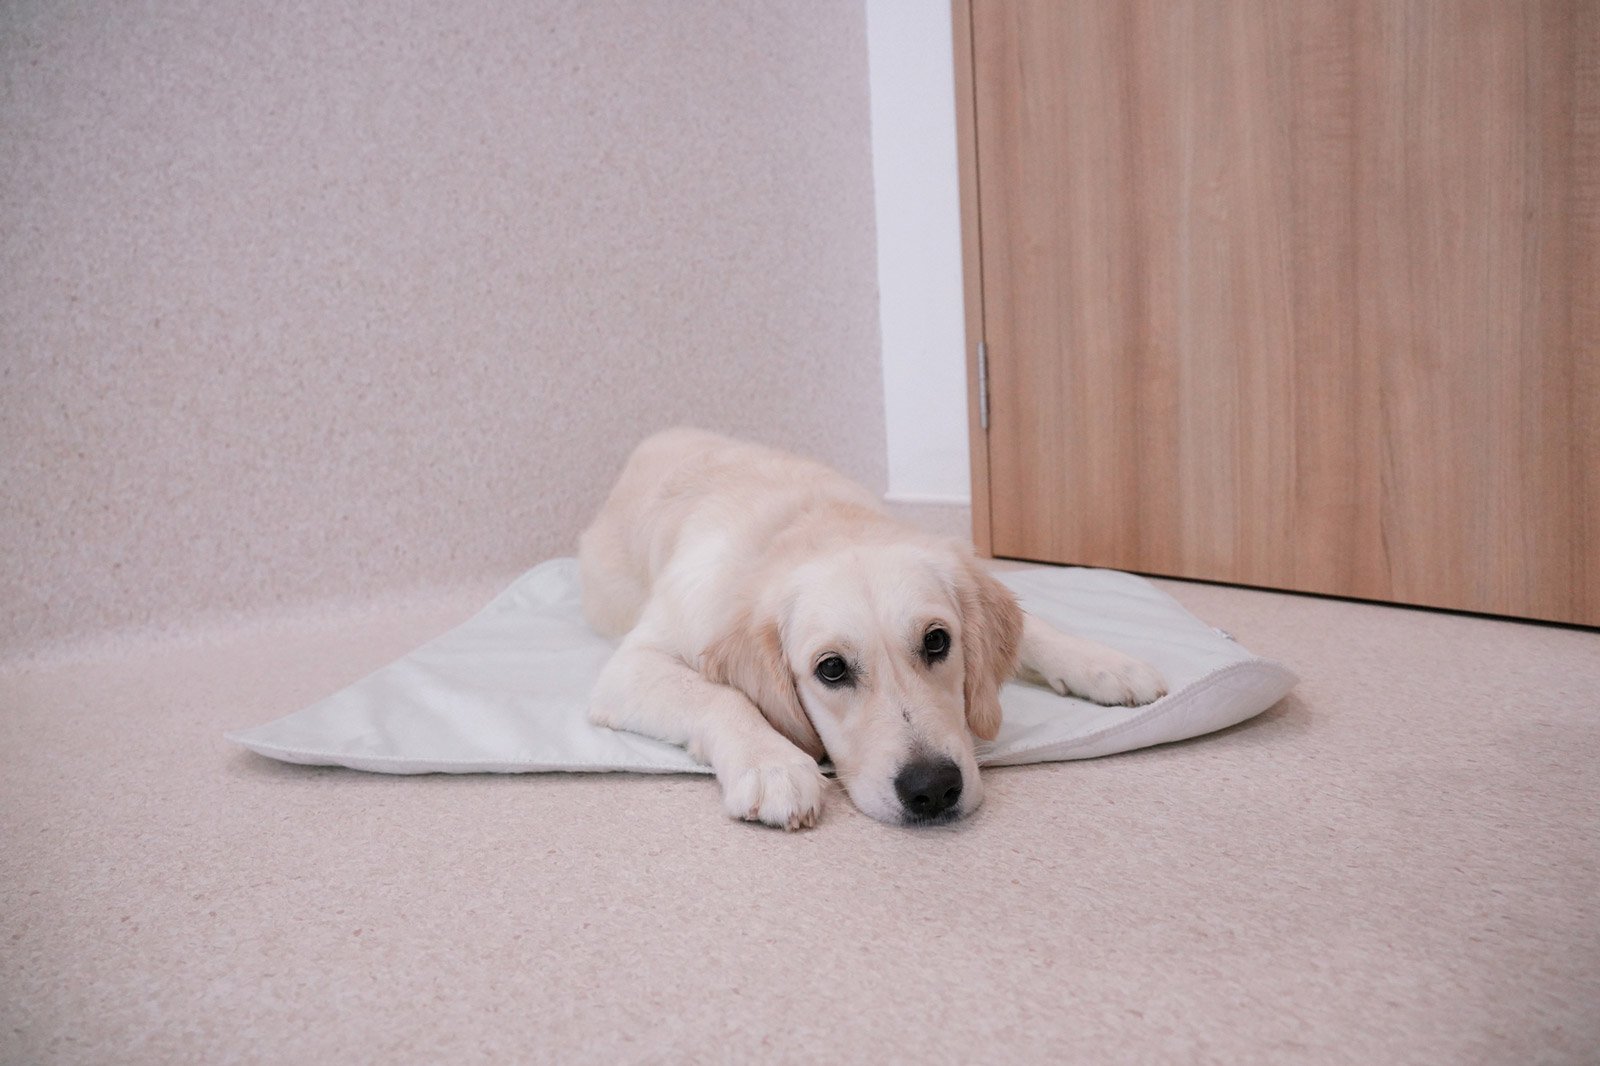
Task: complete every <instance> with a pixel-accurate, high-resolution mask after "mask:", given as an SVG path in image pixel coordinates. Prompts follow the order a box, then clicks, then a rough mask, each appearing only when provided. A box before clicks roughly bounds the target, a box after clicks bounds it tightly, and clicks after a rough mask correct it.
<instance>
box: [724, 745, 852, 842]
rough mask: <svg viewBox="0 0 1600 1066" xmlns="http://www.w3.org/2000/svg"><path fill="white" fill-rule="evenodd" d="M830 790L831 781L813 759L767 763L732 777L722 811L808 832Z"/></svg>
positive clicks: (738, 816) (728, 782)
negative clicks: (823, 774)
mask: <svg viewBox="0 0 1600 1066" xmlns="http://www.w3.org/2000/svg"><path fill="white" fill-rule="evenodd" d="M827 788H828V782H827V779H826V778H824V777H823V776H822V771H820V770H818V769H817V764H816V763H815V762H813V761H811V760H810V759H804V760H792V761H785V762H781V763H765V764H762V765H759V766H752V767H750V768H749V769H747V770H742V771H738V772H735V773H734V774H732V775H730V777H729V779H728V780H727V781H726V782H725V783H724V785H723V789H722V809H723V810H725V811H727V812H728V816H729V817H730V818H742V819H744V820H745V821H747V822H765V823H766V824H767V825H775V826H778V827H779V828H781V829H801V828H807V827H810V826H813V825H816V824H817V818H818V817H819V816H820V815H821V814H822V798H823V795H824V793H825V792H826V791H827Z"/></svg>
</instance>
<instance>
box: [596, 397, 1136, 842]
mask: <svg viewBox="0 0 1600 1066" xmlns="http://www.w3.org/2000/svg"><path fill="white" fill-rule="evenodd" d="M578 561H579V572H580V577H581V581H582V586H583V609H584V615H585V617H586V619H587V620H588V622H589V625H590V626H592V627H593V628H594V629H595V630H596V631H598V632H600V633H602V634H604V635H606V636H609V637H611V638H613V639H617V640H619V644H618V646H617V648H616V651H615V652H614V653H613V654H612V656H611V658H610V659H609V660H608V661H607V663H606V665H605V666H604V668H603V669H602V670H601V674H600V678H599V680H598V682H597V683H596V686H595V688H594V691H593V694H592V696H591V698H590V705H589V720H590V721H592V722H594V723H595V724H596V725H601V726H608V727H610V728H613V729H625V730H631V731H633V732H637V733H643V734H646V735H648V736H652V737H657V738H659V739H661V740H665V741H668V742H670V743H673V744H679V745H682V746H684V747H685V748H687V749H688V751H689V753H690V754H691V755H692V756H694V758H695V759H697V760H698V761H700V762H703V763H707V764H709V765H710V766H711V768H712V770H713V771H715V773H716V776H717V781H718V782H719V784H720V785H721V788H722V805H723V809H724V810H725V811H726V812H727V813H728V815H730V816H731V817H733V818H736V819H745V820H749V821H758V822H764V823H766V824H768V825H772V826H781V827H782V828H785V829H798V828H801V827H804V826H812V825H815V824H816V821H817V819H818V817H819V816H820V814H821V812H822V809H823V803H824V797H825V795H826V793H827V789H828V785H827V781H826V778H825V777H824V776H823V773H822V770H821V768H820V767H819V765H818V763H819V760H821V759H824V758H826V759H828V760H830V761H831V762H832V764H833V766H834V768H835V770H836V772H837V775H838V778H839V780H840V781H841V782H842V783H843V785H844V788H845V790H846V791H847V792H848V794H849V796H850V798H851V800H852V801H853V802H854V803H855V805H856V806H857V807H858V808H859V809H860V810H861V811H862V812H864V813H866V814H868V815H870V816H871V817H873V818H876V819H878V820H879V821H883V822H889V823H895V824H907V825H920V824H933V823H940V822H947V821H952V820H954V819H957V818H960V817H963V816H965V815H967V814H970V813H971V812H972V811H973V810H974V809H976V808H977V806H978V805H979V803H981V802H982V800H983V783H982V781H981V779H980V778H979V776H978V764H977V759H976V756H975V754H974V747H973V745H974V739H973V738H974V737H977V738H980V739H983V740H993V739H994V737H995V734H996V733H997V732H998V731H999V729H1000V721H1001V710H1000V696H999V693H1000V686H1001V685H1002V684H1003V683H1005V682H1006V681H1007V680H1008V679H1010V678H1011V677H1012V676H1013V675H1020V676H1021V677H1022V678H1023V679H1024V680H1028V681H1033V682H1035V683H1042V684H1046V685H1048V686H1050V687H1051V688H1052V689H1054V690H1055V691H1056V692H1057V693H1058V694H1061V695H1066V694H1068V693H1071V694H1073V695H1077V696H1082V697H1086V698H1088V699H1090V700H1093V701H1095V702H1097V703H1102V704H1108V705H1134V704H1141V703H1148V702H1150V701H1152V700H1155V699H1157V698H1158V697H1160V696H1162V695H1164V694H1165V687H1164V685H1163V682H1162V679H1161V677H1160V675H1159V674H1158V673H1157V672H1156V671H1155V670H1154V669H1153V668H1151V667H1150V666H1148V665H1146V664H1145V663H1142V662H1140V661H1138V660H1136V659H1133V658H1130V657H1129V656H1127V655H1124V654H1122V653H1121V652H1118V651H1115V650H1113V649H1111V648H1108V647H1105V646H1103V645H1100V644H1096V643H1094V642H1092V641H1088V640H1084V639H1081V638H1078V637H1073V636H1069V635H1067V634H1064V633H1061V632H1058V631H1057V630H1055V629H1052V628H1051V627H1049V626H1048V625H1046V624H1045V623H1043V622H1041V621H1039V620H1038V619H1037V618H1034V617H1033V616H1031V615H1028V614H1026V613H1024V612H1023V611H1022V610H1021V609H1020V608H1019V607H1018V606H1017V602H1016V599H1015V597H1014V596H1013V595H1012V593H1011V592H1010V590H1008V589H1007V588H1006V587H1005V586H1004V585H1002V584H1001V583H1000V582H999V581H997V580H995V579H994V577H992V576H991V575H990V574H989V572H988V571H987V570H986V569H985V568H984V566H983V564H982V563H980V562H979V560H978V559H977V557H976V556H975V555H974V554H973V553H972V550H971V549H970V548H969V547H968V546H966V545H965V544H963V543H962V542H961V541H958V540H954V539H949V538H941V537H935V536H930V535H928V534H925V533H923V532H921V531H919V530H917V529H915V528H913V527H911V526H908V525H905V524H903V523H901V522H899V521H896V520H895V519H893V518H891V517H890V516H889V515H888V514H887V512H886V511H885V509H884V506H883V504H882V502H881V501H880V500H879V499H878V498H877V497H876V496H875V495H874V494H872V493H871V492H869V491H868V490H867V489H866V488H865V487H863V486H862V485H859V484H857V483H856V482H854V481H851V480H850V479H849V478H847V477H845V476H844V475H843V474H840V473H838V472H836V471H834V470H831V469H829V468H828V467H826V466H823V465H821V464H819V463H815V462H812V461H810V460H806V459H801V458H798V457H796V456H792V455H788V454H785V453H783V452H779V451H775V450H773V449H770V448H765V447H761V446H758V445H753V444H746V443H741V442H738V441H734V440H730V439H728V438H726V437H721V436H717V435H715V434H712V433H707V432H704V431H701V430H695V429H672V430H667V431H666V432H663V433H659V434H657V435H655V436H653V437H650V438H649V439H648V440H646V441H644V442H643V443H642V444H640V445H639V446H638V448H637V449H636V450H635V451H634V452H633V455H632V456H631V457H630V458H629V460H628V462H627V465H626V468H625V469H624V470H623V472H622V477H621V479H620V480H619V481H618V482H617V485H616V487H615V488H614V489H613V490H612V492H611V495H610V497H609V498H608V499H607V500H606V502H605V504H604V506H603V507H602V508H601V510H600V513H599V515H598V516H597V517H596V518H595V520H594V522H593V524H592V525H590V526H589V528H588V529H587V530H585V531H584V533H583V534H582V536H581V537H580V538H579V551H578Z"/></svg>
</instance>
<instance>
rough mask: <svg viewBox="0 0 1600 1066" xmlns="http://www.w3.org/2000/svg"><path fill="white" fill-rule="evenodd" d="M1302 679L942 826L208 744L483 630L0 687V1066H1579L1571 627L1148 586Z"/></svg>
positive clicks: (1597, 982) (119, 652) (459, 613)
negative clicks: (707, 1065) (857, 1065)
mask: <svg viewBox="0 0 1600 1066" xmlns="http://www.w3.org/2000/svg"><path fill="white" fill-rule="evenodd" d="M1161 584H1162V586H1163V587H1164V588H1166V589H1168V590H1169V591H1171V592H1172V593H1173V594H1174V595H1175V596H1177V597H1178V599H1179V600H1181V601H1182V602H1183V603H1185V604H1186V605H1187V606H1188V607H1189V608H1190V609H1191V610H1193V611H1195V612H1196V613H1197V614H1199V615H1200V616H1201V617H1203V618H1205V619H1206V620H1208V621H1210V622H1212V623H1213V624H1216V625H1219V626H1222V627H1224V628H1226V629H1228V630H1230V631H1232V632H1233V633H1234V634H1235V635H1236V636H1237V637H1238V638H1239V639H1240V641H1241V642H1243V643H1244V644H1245V645H1246V646H1248V647H1249V648H1251V649H1252V650H1254V651H1257V652H1260V653H1262V654H1265V655H1271V656H1274V657H1277V658H1280V659H1282V660H1283V661H1285V662H1287V663H1288V664H1290V665H1291V666H1293V667H1294V668H1295V669H1296V670H1297V671H1298V672H1299V673H1300V674H1301V676H1302V677H1303V678H1304V681H1303V683H1302V684H1301V686H1300V688H1299V689H1298V690H1297V692H1296V694H1295V695H1293V696H1291V697H1290V698H1289V699H1287V700H1285V701H1284V702H1283V703H1282V704H1280V705H1279V706H1278V707H1276V708H1275V709H1273V710H1272V711H1270V712H1268V713H1267V714H1266V715H1264V716H1262V717H1260V718H1258V719H1256V720H1254V721H1252V722H1249V723H1246V724H1245V725H1242V726H1239V727H1236V728H1234V729H1232V730H1229V731H1227V732H1225V733H1222V734H1218V735H1215V736H1212V737H1208V738H1203V739H1200V740H1197V741H1191V742H1188V743H1185V744H1180V745H1173V746H1169V747H1166V748H1161V749H1156V750H1148V751H1144V752H1139V753H1135V754H1131V755H1123V756H1116V757H1113V758H1109V759H1104V760H1100V761H1096V762H1088V763H1065V764H1055V765H1049V766H1033V767H1022V768H1017V769H1012V770H1001V771H991V772H989V774H988V782H989V793H988V800H987V802H986V803H985V805H984V807H983V808H982V810H981V811H980V812H979V813H978V814H977V816H975V817H974V818H972V819H971V820H969V821H967V822H966V823H964V824H961V825H959V826H956V827H951V828H945V829H937V830H923V831H912V830H902V829H894V828H890V827H887V826H883V825H880V824H878V823H876V822H873V821H870V820H868V819H867V818H865V817H863V816H861V815H859V814H857V813H856V812H855V811H854V810H853V809H852V808H851V807H850V806H849V803H848V801H846V800H845V799H844V798H843V797H842V796H840V795H836V796H835V797H834V800H833V802H832V804H831V806H830V808H829V811H828V814H827V817H826V819H825V820H824V822H823V824H822V825H821V826H820V827H819V828H817V829H815V830H812V831H810V832H805V833H800V834H793V835H786V834H783V833H779V832H773V831H768V830H763V829H759V828H755V827H752V826H748V825H742V824H736V823H733V822H729V821H726V820H724V819H723V818H722V816H721V814H720V813H719V810H718V806H717V802H716V798H715V794H714V789H715V785H714V784H713V783H712V782H711V781H710V780H706V779H701V778H651V777H628V776H560V775H549V776H523V777H506V778H493V777H468V778H448V777H425V778H395V777H382V776H374V775H363V774H359V773H355V772H351V771H343V770H328V769H310V768H304V767H293V766H285V765H279V764H276V763H272V762H269V761H267V760H265V759H261V758H258V757H256V756H253V755H249V754H246V753H244V752H243V751H241V750H238V749H236V748H234V747H233V746H231V745H229V744H228V743H227V742H226V741H224V740H223V739H222V736H221V734H222V732H223V731H224V730H226V729H231V728H237V727H241V726H248V725H254V724H257V723H259V722H262V721H266V720H268V719H270V718H273V717H277V716H279V715H282V714H285V713H287V712H289V711H292V710H295V709H297V708H298V707H300V706H301V705H303V704H305V703H307V702H310V701H311V700H313V699H315V698H317V697H318V696H321V695H323V694H325V693H326V692H328V691H331V690H332V689H334V688H335V687H337V686H339V685H341V684H343V683H345V682H347V681H350V680H353V679H355V678H356V677H358V676H360V675H362V674H363V673H365V672H367V671H368V670H370V669H372V668H373V667H376V666H378V665H380V664H381V663H383V662H385V661H387V660H388V659H389V658H392V657H393V656H395V655H398V654H400V653H402V652H404V651H406V650H408V649H409V648H410V647H411V646H413V645H414V644H416V643H418V642H420V641H421V640H423V639H425V638H426V637H428V636H431V635H433V634H434V633H436V632H438V631H441V630H442V629H444V628H446V627H448V626H450V625H452V624H454V623H455V622H457V621H459V620H460V619H462V618H463V617H465V616H466V615H467V614H468V613H469V612H471V611H472V610H473V609H475V608H476V607H477V606H478V605H479V604H480V602H481V601H482V600H483V599H484V598H485V597H486V595H487V593H488V591H489V590H487V589H471V590H465V589H464V590H460V591H459V592H457V593H452V594H441V595H438V596H435V597H433V598H431V599H429V600H426V601H419V602H414V603H412V604H410V605H407V606H404V607H394V608H392V609H390V610H388V611H386V612H384V613H382V614H372V613H367V614H360V613H351V614H347V615H344V616H341V617H338V618H333V617H324V618H320V619H311V618H303V619H299V620H279V621H278V622H277V623H274V624H272V625H265V624H263V625H261V626H258V627H257V628H255V629H253V630H248V631H246V630H239V631H234V632H231V633H226V634H212V635H210V636H207V637H204V638H200V637H196V638H193V639H190V640H188V641H187V642H184V643H172V642H168V643H166V644H163V645H159V646H150V647H144V648H136V647H120V648H118V647H107V648H104V649H102V650H101V651H100V652H99V653H97V654H95V655H93V656H85V657H80V658H79V659H77V660H75V661H68V660H59V661H56V662H54V663H53V664H38V663H36V664H34V665H31V666H19V667H14V668H11V669H9V670H7V671H5V672H4V673H3V674H0V701H3V702H0V841H3V844H4V847H3V849H0V1062H4V1063H6V1064H31V1063H183V1062H205V1063H223V1062H270V1063H347V1062H348V1063H358V1062H373V1063H386V1064H392V1063H410V1062H434V1063H465V1062H489V1061H497V1062H532V1063H537V1062H604V1063H626V1062H711V1063H716V1062H728V1063H752V1062H800V1063H814V1062H817V1061H824V1062H829V1061H833V1062H868V1063H889V1062H912V1063H918V1064H931V1063H943V1062H984V1063H1007V1062H1030V1061H1038V1062H1044V1061H1060V1062H1139V1063H1164V1062H1174V1063H1193V1062H1205V1063H1210V1062H1216V1063H1257V1062H1259V1063H1411V1062H1417V1063H1519V1064H1520V1063H1594V1062H1597V1061H1600V914H1597V902H1600V876H1597V875H1600V870H1597V866H1600V845H1597V842H1596V839H1597V828H1600V710H1597V704H1600V634H1596V633H1594V632H1584V631H1575V630H1569V629H1559V628H1552V627H1542V626H1529V625H1517V624H1512V623H1506V622H1497V621H1491V620H1485V619H1479V618H1468V617H1460V616H1451V615H1441V614H1431V613H1425V612H1419V611H1406V610H1399V609H1392V608H1383V607H1376V606H1370V605H1362V604H1352V603H1342V602H1335V601H1325V600H1316V599H1310V598H1302V597H1294V596H1288V595H1281V594H1274V593H1264V592H1251V591H1243V590H1237V589H1226V588H1216V587H1209V586H1203V585H1190V584H1183V583H1177V582H1162V583H1161Z"/></svg>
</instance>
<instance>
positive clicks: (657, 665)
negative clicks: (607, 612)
mask: <svg viewBox="0 0 1600 1066" xmlns="http://www.w3.org/2000/svg"><path fill="white" fill-rule="evenodd" d="M589 720H590V721H591V722H593V723H594V724H596V725H602V726H610V727H611V728H613V729H627V730H631V731H632V732H635V733H644V734H645V735H647V736H652V737H657V738H659V739H661V740H665V741H667V742H668V743H671V744H681V745H683V746H684V747H685V748H687V749H688V750H689V754H690V755H692V756H694V757H695V758H696V759H698V760H700V761H701V762H704V763H707V764H708V765H710V767H711V768H712V769H713V770H714V771H716V775H717V780H718V781H719V782H720V783H721V785H722V806H723V809H724V810H726V811H727V812H728V815H729V816H730V817H733V818H743V819H745V820H747V821H752V822H756V821H759V822H765V823H767V824H768V825H776V826H781V827H783V828H784V829H799V828H800V827H802V826H810V825H815V824H816V821H817V816H818V815H819V814H821V812H822V798H823V794H824V792H825V791H826V789H827V787H828V785H827V781H826V779H824V778H823V776H822V772H821V771H820V770H818V769H817V761H816V760H815V759H813V758H812V757H811V756H809V755H807V754H806V753H805V752H803V751H801V750H800V749H799V748H797V747H795V746H794V745H793V744H791V743H790V742H789V741H788V739H787V738H785V737H784V736H782V735H781V734H780V733H778V731H777V730H775V729H773V728H772V727H771V726H770V725H768V724H767V720H766V719H765V718H763V717H762V716H761V712H760V710H758V709H757V708H756V705H755V704H753V703H751V702H750V700H749V699H748V698H746V696H745V695H744V693H742V692H740V691H738V690H737V689H733V688H729V687H728V686H726V685H718V684H714V683H713V682H710V681H707V680H706V679H705V678H704V677H701V676H700V674H699V673H698V672H696V671H695V670H694V669H693V668H691V667H690V666H689V665H688V664H686V663H685V662H684V661H683V660H682V659H680V658H678V657H677V656H676V655H673V654H671V653H670V652H667V651H664V650H662V649H660V648H656V647H653V646H651V645H649V644H648V643H643V642H637V643H636V642H634V641H632V640H624V641H623V643H622V646H621V647H620V648H618V649H617V651H616V653H615V654H614V655H612V656H611V659H610V661H608V662H607V663H606V665H605V668H604V669H603V670H602V671H601V672H600V680H599V682H598V683H597V684H596V685H595V689H594V694H593V695H592V696H591V697H590V700H589Z"/></svg>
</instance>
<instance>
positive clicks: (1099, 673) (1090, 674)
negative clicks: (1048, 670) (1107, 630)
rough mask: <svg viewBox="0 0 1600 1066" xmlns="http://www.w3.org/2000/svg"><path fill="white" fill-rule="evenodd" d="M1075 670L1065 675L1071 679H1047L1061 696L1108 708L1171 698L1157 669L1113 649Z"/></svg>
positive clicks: (1137, 704)
mask: <svg viewBox="0 0 1600 1066" xmlns="http://www.w3.org/2000/svg"><path fill="white" fill-rule="evenodd" d="M1075 667H1076V668H1075V669H1073V670H1071V671H1064V672H1065V673H1067V674H1069V676H1066V677H1047V678H1046V680H1047V681H1048V682H1049V684H1050V687H1051V688H1053V689H1055V690H1056V693H1057V694H1058V695H1061V696H1067V695H1072V696H1082V697H1083V698H1084V699H1086V700H1093V701H1094V702H1095V703H1100V704H1104V705H1105V706H1107V707H1137V706H1139V705H1140V704H1144V703H1153V702H1155V701H1156V700H1158V699H1160V698H1161V697H1162V696H1165V695H1166V694H1167V685H1166V682H1165V681H1163V680H1162V679H1161V675H1160V674H1159V673H1157V672H1156V669H1155V667H1153V666H1150V665H1149V664H1148V663H1142V662H1140V661H1139V660H1138V659H1135V658H1133V657H1132V656H1130V655H1123V654H1122V653H1121V652H1115V651H1111V650H1110V649H1109V648H1107V649H1105V651H1103V652H1101V653H1100V654H1099V655H1096V656H1095V657H1094V658H1092V659H1087V660H1085V661H1084V662H1081V663H1078V664H1075Z"/></svg>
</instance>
